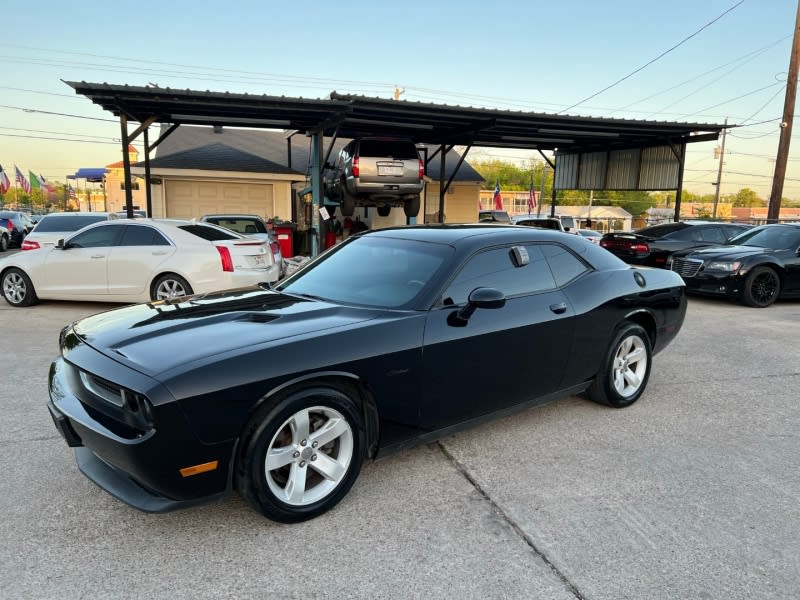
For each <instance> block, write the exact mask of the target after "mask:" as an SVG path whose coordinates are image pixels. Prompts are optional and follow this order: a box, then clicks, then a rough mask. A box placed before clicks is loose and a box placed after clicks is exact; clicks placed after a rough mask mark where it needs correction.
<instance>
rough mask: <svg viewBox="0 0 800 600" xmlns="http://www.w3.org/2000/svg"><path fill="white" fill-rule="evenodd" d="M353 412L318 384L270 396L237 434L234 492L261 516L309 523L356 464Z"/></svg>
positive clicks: (357, 428)
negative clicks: (269, 399)
mask: <svg viewBox="0 0 800 600" xmlns="http://www.w3.org/2000/svg"><path fill="white" fill-rule="evenodd" d="M364 449H365V433H364V423H363V418H362V417H361V414H360V412H359V410H358V408H357V407H356V405H355V404H354V402H353V401H352V400H351V399H350V396H349V395H348V394H347V393H346V392H345V390H344V389H340V388H338V387H332V386H328V385H323V384H318V385H310V386H307V387H303V388H300V389H299V390H295V391H294V392H292V393H290V394H288V395H286V396H281V397H277V398H275V399H274V400H272V401H271V402H268V403H267V404H266V405H265V406H263V407H262V408H261V409H260V410H258V411H257V412H256V414H255V415H254V417H253V418H252V419H251V421H250V424H249V425H248V427H247V428H246V429H245V431H244V433H243V436H242V444H241V450H240V454H239V459H238V461H237V465H236V487H237V489H238V490H239V493H240V494H241V495H242V497H243V498H244V499H245V500H247V502H248V503H249V504H250V505H251V506H252V507H253V508H255V509H256V510H257V511H258V512H260V513H261V514H262V515H264V516H265V517H267V518H269V519H272V520H274V521H278V522H280V523H297V522H300V521H305V520H308V519H312V518H314V517H316V516H318V515H321V514H322V513H324V512H326V511H328V510H330V509H331V508H333V507H334V506H335V505H336V504H337V503H338V502H339V501H340V500H341V499H342V498H344V496H345V495H346V494H347V492H348V491H349V490H350V488H351V487H352V485H353V483H355V480H356V478H357V477H358V474H359V471H360V470H361V465H362V463H363V461H364Z"/></svg>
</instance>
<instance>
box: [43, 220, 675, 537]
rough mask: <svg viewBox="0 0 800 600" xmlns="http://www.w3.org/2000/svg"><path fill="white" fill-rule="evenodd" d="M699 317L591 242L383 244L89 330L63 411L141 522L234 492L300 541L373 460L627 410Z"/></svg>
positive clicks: (88, 469)
mask: <svg viewBox="0 0 800 600" xmlns="http://www.w3.org/2000/svg"><path fill="white" fill-rule="evenodd" d="M685 311H686V298H685V294H684V286H683V282H682V281H681V279H680V277H678V275H677V274H675V273H672V272H670V271H668V270H665V269H658V270H653V271H652V272H647V273H645V274H643V273H642V272H641V271H640V270H639V269H635V268H631V267H629V266H628V265H626V264H625V263H623V262H622V261H620V260H619V259H617V258H616V257H614V256H613V255H612V254H610V253H608V252H606V251H604V250H602V249H600V248H599V247H598V246H593V245H592V244H588V243H586V242H585V241H584V240H581V239H579V238H578V236H572V235H564V234H562V233H558V232H553V231H545V230H542V229H535V228H532V227H530V228H526V227H498V226H496V225H462V226H453V225H442V226H418V227H402V228H392V229H380V230H374V231H369V232H365V233H363V234H360V235H357V236H351V237H350V238H348V239H347V240H345V241H344V242H342V243H341V244H338V245H336V246H334V247H333V248H331V249H330V250H328V251H327V252H325V253H323V254H322V255H320V256H319V257H317V258H316V259H315V260H314V261H313V262H311V263H309V264H308V265H307V266H306V267H305V268H303V269H301V270H300V271H297V272H296V273H295V274H294V275H292V276H290V277H288V278H286V279H284V280H283V281H281V282H279V283H278V284H277V285H276V286H274V287H272V288H271V289H268V288H267V287H266V286H261V287H253V288H250V289H241V290H236V291H232V292H226V293H219V294H210V295H207V296H203V297H191V298H186V299H181V300H176V301H173V302H170V303H169V304H164V303H155V304H142V305H137V306H130V307H126V308H121V309H116V310H113V311H111V312H106V313H103V314H100V315H96V316H93V317H88V318H85V319H82V320H80V321H77V322H75V323H73V324H72V325H70V326H68V327H67V328H65V330H64V331H62V333H61V336H60V348H61V356H60V357H59V358H57V359H56V360H55V362H54V363H53V365H52V367H51V369H50V381H49V389H50V398H51V400H50V403H49V405H48V406H49V409H50V412H51V414H52V416H53V420H54V422H55V423H56V426H57V428H58V429H59V431H60V432H61V433H62V435H63V436H64V438H65V439H66V441H67V443H68V444H69V445H70V446H73V447H75V449H76V458H77V462H78V465H79V467H80V469H81V471H83V473H84V474H85V475H86V476H88V477H89V478H90V479H91V480H93V481H94V482H95V483H97V484H98V485H99V486H100V487H101V488H104V489H106V490H107V491H109V492H110V493H111V494H113V495H114V496H116V497H117V498H119V499H121V500H123V501H124V502H127V503H128V504H130V505H132V506H134V507H136V508H139V509H142V510H146V511H155V512H158V511H166V510H170V509H173V508H178V507H181V506H189V505H192V504H195V503H197V502H199V501H201V500H204V499H212V498H219V497H221V496H224V495H225V494H227V493H229V492H230V491H231V490H232V489H234V488H235V489H237V490H238V491H239V493H240V494H241V495H242V496H243V497H244V498H245V499H246V500H247V501H248V502H249V503H250V504H251V505H252V506H253V507H254V508H255V509H256V510H257V511H259V512H261V513H262V514H263V515H265V516H267V517H269V518H272V519H274V520H277V521H282V522H296V521H302V520H305V519H310V518H312V517H314V516H316V515H319V514H321V513H323V512H325V511H326V510H328V509H330V508H332V507H333V506H334V505H335V504H336V503H337V502H339V501H340V500H341V499H342V498H343V497H344V496H345V494H346V493H347V492H348V490H349V489H350V487H351V486H352V485H353V483H354V482H355V480H356V477H357V476H358V473H359V470H360V468H361V465H362V461H363V460H364V459H365V458H375V457H378V456H382V455H384V454H388V453H390V452H392V451H394V450H399V449H402V448H404V447H407V446H409V445H411V444H414V443H421V442H428V441H431V440H433V439H436V438H437V437H439V436H442V435H448V434H451V433H453V432H455V431H457V430H460V429H463V428H466V427H469V426H471V425H474V424H476V423H479V422H482V421H485V420H487V419H488V418H489V417H490V416H491V415H493V414H508V413H509V412H511V411H515V410H520V409H522V408H525V407H528V406H532V405H535V404H538V403H542V402H546V401H550V400H553V399H555V398H558V397H562V396H567V395H572V394H577V393H580V392H583V391H586V392H588V395H589V397H590V398H591V399H593V400H595V401H596V402H599V403H601V404H606V405H609V406H612V407H616V408H622V407H626V406H630V405H631V404H633V403H634V402H635V401H636V400H637V399H638V398H640V397H641V395H642V393H643V392H644V390H645V387H646V386H647V382H648V378H649V376H650V371H651V365H652V357H653V355H654V354H655V353H657V352H659V351H660V350H662V349H663V348H664V347H666V346H667V345H668V344H669V343H670V342H671V341H672V340H673V338H674V337H675V335H676V334H677V333H678V331H679V330H680V328H681V324H682V322H683V319H684V315H685ZM487 356H490V357H494V358H495V359H496V360H497V361H501V362H502V364H503V372H504V375H503V376H502V377H494V376H487V374H486V369H485V368H484V367H485V364H486V357H487Z"/></svg>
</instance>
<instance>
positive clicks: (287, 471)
mask: <svg viewBox="0 0 800 600" xmlns="http://www.w3.org/2000/svg"><path fill="white" fill-rule="evenodd" d="M353 448H354V445H353V430H352V428H351V426H350V423H349V422H348V421H347V419H346V418H345V417H344V416H343V415H342V414H341V413H340V412H339V411H337V410H334V409H333V408H330V407H326V406H314V407H311V408H306V409H303V410H300V411H298V412H296V413H295V414H294V415H292V416H291V417H289V418H288V419H286V421H285V422H284V423H283V424H282V425H281V426H280V427H279V428H278V431H277V432H276V433H275V435H274V436H273V438H272V440H271V441H270V443H269V446H268V448H267V454H266V457H265V460H264V472H265V475H266V479H267V485H268V486H269V489H270V491H271V492H272V493H273V494H274V495H275V497H276V498H277V499H279V500H280V501H282V502H285V503H286V504H290V505H292V506H307V505H309V504H313V503H314V502H318V501H320V500H322V499H324V498H325V497H327V496H328V495H329V494H331V493H332V492H333V491H334V490H335V489H336V488H337V486H338V485H339V484H340V483H341V482H342V480H343V479H344V478H345V476H346V475H347V473H348V471H349V467H350V462H351V460H352V458H353Z"/></svg>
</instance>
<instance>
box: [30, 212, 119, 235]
mask: <svg viewBox="0 0 800 600" xmlns="http://www.w3.org/2000/svg"><path fill="white" fill-rule="evenodd" d="M106 219H107V217H105V216H103V215H81V214H80V213H76V214H73V215H47V216H46V217H44V218H43V219H42V220H41V221H39V222H38V223H37V224H36V231H37V232H38V233H50V232H56V231H78V229H82V228H83V227H86V226H87V225H91V224H92V223H97V222H99V221H105V220H106Z"/></svg>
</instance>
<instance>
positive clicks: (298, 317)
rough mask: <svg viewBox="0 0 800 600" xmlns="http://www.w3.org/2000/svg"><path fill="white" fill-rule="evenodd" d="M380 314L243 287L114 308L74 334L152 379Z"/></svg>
mask: <svg viewBox="0 0 800 600" xmlns="http://www.w3.org/2000/svg"><path fill="white" fill-rule="evenodd" d="M382 312H383V311H381V310H380V309H374V308H360V307H349V306H341V305H338V304H331V303H328V302H324V301H320V300H312V299H308V298H301V297H298V296H291V295H287V294H281V293H278V292H274V291H266V290H261V289H256V288H245V289H241V290H232V291H228V292H224V293H215V294H207V295H203V296H190V297H188V298H182V299H180V301H179V302H154V303H147V304H136V305H132V306H128V307H124V308H119V309H115V310H111V311H108V312H104V313H100V314H97V315H94V316H91V317H87V318H85V319H82V320H80V321H77V322H76V323H75V324H73V331H74V332H75V334H77V336H78V337H79V338H80V339H81V340H82V341H83V342H84V343H86V344H87V345H89V346H91V347H92V348H94V349H95V350H97V351H99V352H102V353H103V354H105V355H106V356H108V357H110V358H112V359H114V360H116V361H118V362H121V363H123V364H125V365H127V366H129V367H131V368H133V369H136V370H137V371H139V372H141V373H145V374H147V375H150V376H153V377H155V376H157V375H158V374H159V373H164V372H166V371H169V370H171V369H174V368H175V367H179V366H181V365H185V364H189V363H192V362H195V361H198V360H202V359H205V358H208V357H211V356H215V355H224V354H226V353H235V352H236V351H237V350H239V349H243V348H249V349H252V348H254V347H255V346H258V345H264V344H269V343H277V342H279V340H283V339H285V338H289V337H294V336H308V335H312V336H313V335H319V334H320V333H322V332H326V331H330V330H332V329H338V328H342V327H350V326H352V325H354V324H356V323H360V322H363V321H368V320H370V319H374V318H376V317H377V316H378V315H379V314H381V313H382Z"/></svg>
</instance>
